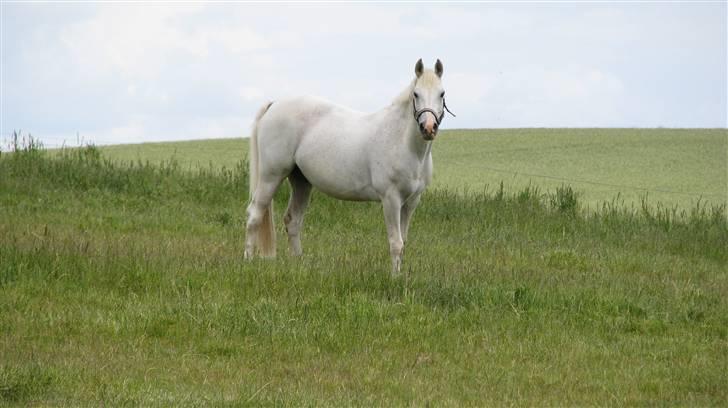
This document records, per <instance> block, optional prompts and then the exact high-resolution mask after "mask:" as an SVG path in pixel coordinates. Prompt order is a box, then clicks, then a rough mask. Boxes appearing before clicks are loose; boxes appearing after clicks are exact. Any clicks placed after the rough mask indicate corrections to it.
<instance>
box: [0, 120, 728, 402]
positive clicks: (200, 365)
mask: <svg viewBox="0 0 728 408" xmlns="http://www.w3.org/2000/svg"><path fill="white" fill-rule="evenodd" d="M436 143H437V145H436V147H435V149H434V151H435V160H436V163H435V167H436V172H437V176H436V180H435V185H434V186H432V188H431V189H430V190H428V192H427V193H426V194H425V195H424V197H423V200H422V203H421V205H420V207H419V208H418V210H417V212H416V213H415V215H414V220H413V224H412V227H411V232H410V241H409V242H408V246H407V249H406V252H405V257H404V264H403V272H404V275H403V277H401V278H392V277H391V276H390V274H389V270H390V261H389V251H388V243H387V239H386V234H385V228H384V223H383V219H382V218H383V217H382V211H381V207H380V205H378V204H377V203H351V202H342V201H337V200H333V199H330V198H328V197H326V196H324V195H322V194H314V195H313V198H312V203H311V206H310V209H309V212H308V213H307V216H306V222H305V226H304V232H303V239H302V242H303V246H304V255H303V256H302V257H300V258H294V257H290V256H288V255H287V254H286V247H287V245H286V240H285V237H284V235H285V234H284V233H283V229H282V225H281V222H280V221H281V216H280V213H281V211H282V209H283V208H284V207H285V201H286V199H287V197H286V195H285V194H286V190H287V188H286V186H284V188H283V189H282V190H283V191H281V192H280V194H279V195H278V196H277V197H276V203H275V205H276V208H277V224H278V226H279V227H278V245H279V256H278V259H276V260H259V259H256V260H254V261H250V262H246V261H244V260H243V256H242V253H243V239H244V231H243V223H244V218H245V217H244V214H245V203H246V200H247V168H246V165H245V162H244V161H241V158H242V157H243V156H244V152H245V149H246V144H245V142H244V141H242V140H218V141H205V142H185V143H168V144H148V145H138V146H112V147H104V148H103V149H99V148H94V147H87V148H82V149H75V150H64V151H44V150H43V149H39V148H38V147H37V146H35V145H33V144H32V143H31V144H30V145H27V144H26V145H21V146H18V147H19V148H20V149H19V150H18V151H17V152H15V153H7V152H4V153H2V154H0V405H19V406H122V405H123V406H191V405H214V406H218V405H221V406H245V405H293V406H301V405H306V406H309V405H317V406H318V405H325V406H350V405H364V406H401V405H417V406H422V405H436V406H462V405H477V406H490V405H525V406H541V405H558V406H585V405H589V406H593V405H599V406H603V405H683V406H715V405H718V406H724V405H726V404H727V403H728V387H726V372H727V371H728V251H726V248H728V220H727V219H726V209H725V205H724V203H725V197H726V134H725V131H724V130H549V129H543V130H492V131H490V130H488V131H450V132H445V133H443V134H442V135H441V137H440V139H439V140H438V141H437V142H436ZM171 157H174V159H173V160H170V158H171ZM496 170H497V171H496ZM536 176H538V177H536ZM544 176H549V177H551V178H544ZM501 181H502V182H503V188H501V187H500V184H501ZM585 181H588V182H589V183H585ZM486 185H487V188H485V186H486ZM613 186H621V187H613ZM624 186H629V187H630V188H629V189H627V188H625V187H624ZM634 187H640V188H643V189H647V190H650V192H649V193H648V196H647V197H646V198H645V197H644V196H642V195H641V194H643V193H644V192H645V191H646V190H638V189H635V188H634ZM668 191H669V192H668ZM617 192H621V195H620V197H621V198H620V199H616V200H615V199H614V197H615V195H616V194H617ZM695 194H702V195H703V200H700V201H698V196H696V195H695ZM709 194H711V195H710V196H709ZM658 203H659V204H658Z"/></svg>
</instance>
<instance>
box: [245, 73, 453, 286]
mask: <svg viewBox="0 0 728 408" xmlns="http://www.w3.org/2000/svg"><path fill="white" fill-rule="evenodd" d="M415 74H416V75H417V76H416V78H415V79H414V80H413V81H412V83H411V84H410V85H409V86H408V87H407V88H405V89H404V91H402V92H401V93H400V95H399V96H398V97H397V98H396V99H395V100H394V102H392V103H391V104H390V105H389V106H387V107H385V108H384V109H382V110H380V111H378V112H375V113H370V114H366V113H361V112H356V111H353V110H351V109H348V108H345V107H343V106H339V105H335V104H333V103H330V102H327V101H324V100H321V99H318V98H314V97H300V98H294V99H287V100H281V101H276V102H270V103H267V104H266V105H264V106H263V107H262V108H261V109H260V111H259V112H258V114H257V115H256V118H255V123H254V125H253V131H252V134H251V136H250V197H251V200H250V204H249V205H248V220H247V231H246V241H245V258H246V259H249V258H251V257H252V256H253V255H254V252H255V248H256V247H258V249H259V251H260V254H261V255H262V256H264V257H275V243H276V242H275V230H274V228H273V204H272V199H273V194H274V193H275V192H276V190H277V189H278V186H279V185H280V183H281V182H282V181H283V179H284V178H286V177H287V178H288V181H289V182H290V184H291V189H292V192H291V197H290V200H289V202H288V210H287V211H286V215H285V217H284V222H285V226H286V231H287V232H288V242H289V248H290V251H291V253H292V254H293V255H300V254H301V252H302V251H301V238H300V234H301V226H302V224H303V214H304V212H305V211H306V206H307V205H308V201H309V197H310V194H311V187H312V186H313V187H316V188H318V189H319V190H321V191H323V192H324V193H326V194H328V195H331V196H333V197H336V198H339V199H342V200H354V201H375V200H379V201H381V202H382V206H383V208H384V220H385V222H386V224H387V235H388V237H389V250H390V253H391V256H392V273H393V274H395V275H396V274H398V273H399V271H400V264H401V259H402V250H403V249H404V243H405V241H406V240H407V232H408V229H409V223H410V220H411V218H412V213H413V212H414V211H415V208H416V207H417V204H418V203H419V202H420V196H421V195H422V192H423V191H424V190H425V187H427V185H428V184H429V183H430V180H431V178H432V155H431V154H430V149H431V147H432V141H433V140H434V139H435V136H436V135H437V128H438V126H439V125H440V122H441V121H442V118H443V116H444V114H445V110H446V109H447V107H446V106H445V99H444V97H445V91H444V90H443V88H442V83H441V77H442V63H441V62H440V60H437V62H436V63H435V69H434V70H429V69H424V67H423V64H422V60H421V59H420V60H419V61H417V64H416V65H415ZM448 112H449V111H448Z"/></svg>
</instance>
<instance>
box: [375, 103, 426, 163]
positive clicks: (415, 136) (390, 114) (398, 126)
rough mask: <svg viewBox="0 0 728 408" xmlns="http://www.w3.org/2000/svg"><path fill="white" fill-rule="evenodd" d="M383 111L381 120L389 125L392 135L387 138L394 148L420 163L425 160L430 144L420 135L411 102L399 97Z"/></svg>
mask: <svg viewBox="0 0 728 408" xmlns="http://www.w3.org/2000/svg"><path fill="white" fill-rule="evenodd" d="M405 92H406V93H407V95H409V94H411V91H405ZM403 94H404V92H403ZM384 111H385V112H384V113H385V114H384V115H383V118H384V120H385V121H389V123H390V124H391V127H390V128H391V129H392V130H393V133H394V134H392V135H389V136H388V137H389V138H391V139H393V140H396V146H395V148H400V149H402V150H403V151H406V152H409V153H412V154H414V155H415V156H417V158H418V159H419V160H418V161H420V162H423V161H424V160H426V159H427V156H428V155H429V154H430V149H431V147H432V142H427V141H425V140H424V139H423V138H422V135H421V134H420V130H419V129H418V127H417V122H416V121H415V120H414V116H413V115H414V113H413V109H412V100H411V99H410V98H403V97H402V96H401V95H400V97H398V98H397V100H395V102H394V103H392V104H391V105H390V106H388V107H387V108H385V109H384Z"/></svg>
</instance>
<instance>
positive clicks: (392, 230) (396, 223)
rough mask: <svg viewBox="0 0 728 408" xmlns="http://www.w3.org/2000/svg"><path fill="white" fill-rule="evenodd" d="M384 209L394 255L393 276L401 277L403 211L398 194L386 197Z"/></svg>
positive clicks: (388, 235)
mask: <svg viewBox="0 0 728 408" xmlns="http://www.w3.org/2000/svg"><path fill="white" fill-rule="evenodd" d="M382 207H383V208H384V222H385V223H386V224H387V237H388V238H389V253H390V254H391V255H392V276H397V275H399V271H400V266H401V264H402V248H403V247H404V243H403V242H402V231H401V224H400V222H401V211H402V199H401V198H400V197H399V196H398V195H397V194H390V195H388V196H385V197H384V199H383V200H382Z"/></svg>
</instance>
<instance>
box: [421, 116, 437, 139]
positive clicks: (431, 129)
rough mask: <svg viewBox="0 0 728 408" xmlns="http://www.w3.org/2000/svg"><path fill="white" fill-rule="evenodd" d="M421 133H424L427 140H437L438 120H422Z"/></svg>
mask: <svg viewBox="0 0 728 408" xmlns="http://www.w3.org/2000/svg"><path fill="white" fill-rule="evenodd" d="M419 125H420V133H421V134H422V137H423V138H424V139H425V140H427V141H431V140H435V136H437V127H438V126H437V122H435V121H429V120H427V121H424V122H420V124H419Z"/></svg>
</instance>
